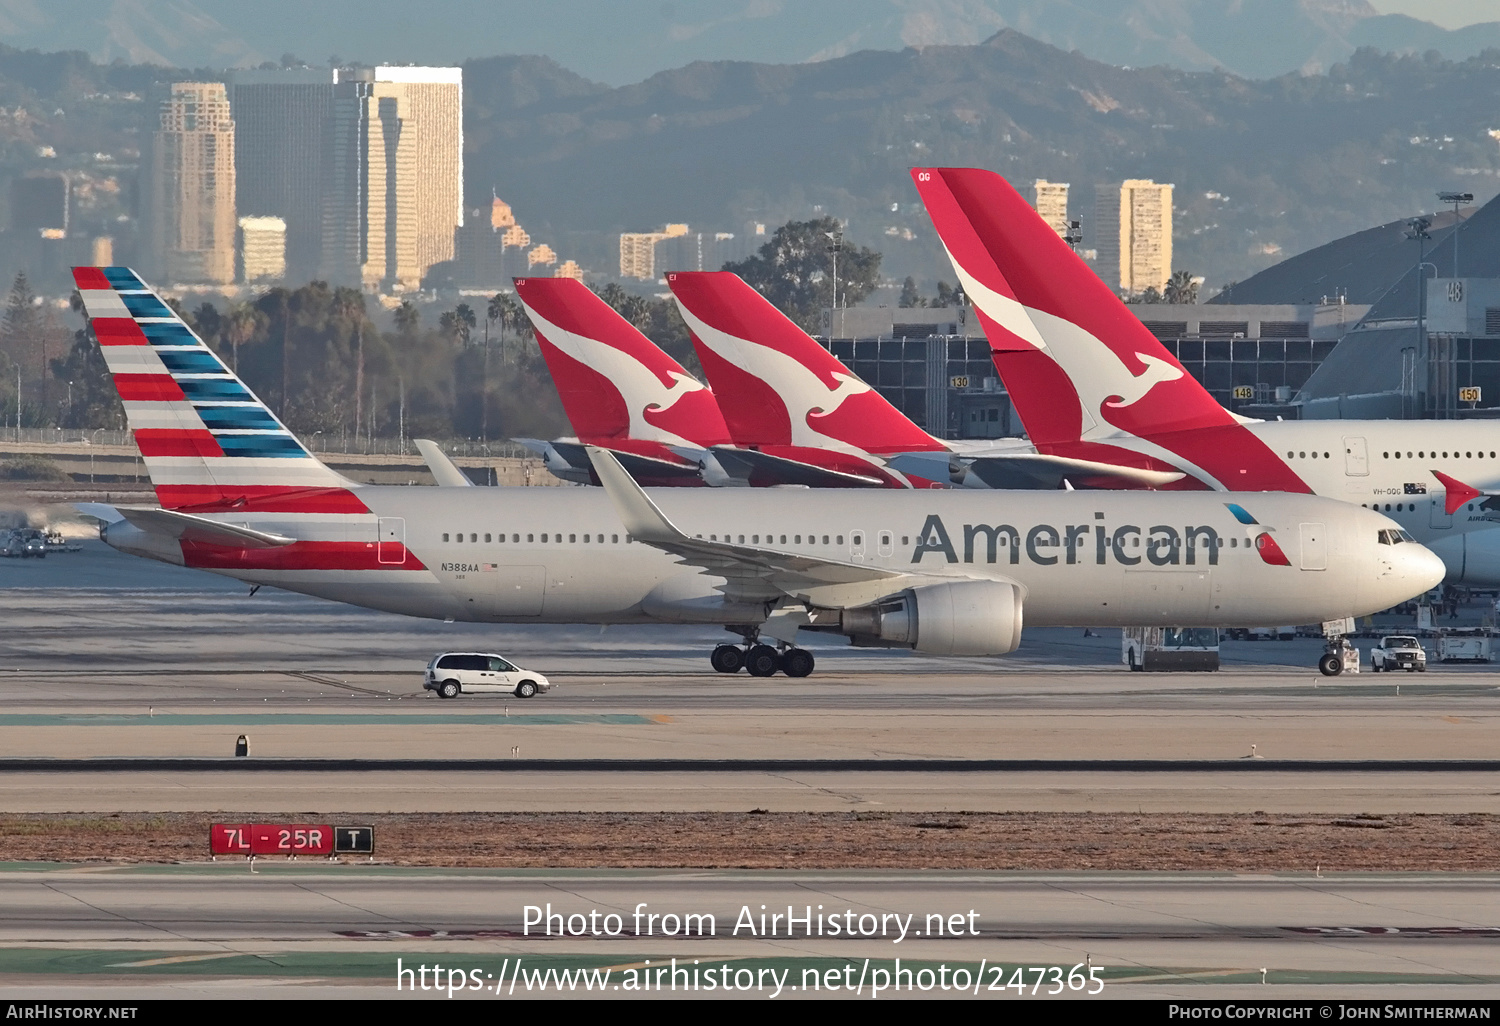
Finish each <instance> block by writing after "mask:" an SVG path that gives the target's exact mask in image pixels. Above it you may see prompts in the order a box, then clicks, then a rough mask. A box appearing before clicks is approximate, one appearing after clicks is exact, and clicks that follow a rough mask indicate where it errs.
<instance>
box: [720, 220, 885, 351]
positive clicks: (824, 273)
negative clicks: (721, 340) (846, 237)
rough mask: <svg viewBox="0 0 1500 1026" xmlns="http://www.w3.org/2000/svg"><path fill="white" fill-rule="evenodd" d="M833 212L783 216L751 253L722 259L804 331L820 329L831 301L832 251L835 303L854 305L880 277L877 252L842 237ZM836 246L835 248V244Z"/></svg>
mask: <svg viewBox="0 0 1500 1026" xmlns="http://www.w3.org/2000/svg"><path fill="white" fill-rule="evenodd" d="M842 233H843V227H842V226H841V225H840V224H839V222H838V221H837V220H836V219H835V218H832V217H820V218H816V219H814V220H811V221H788V222H787V223H786V224H784V225H782V226H781V227H780V228H778V229H776V232H775V233H774V234H773V235H772V236H771V239H770V241H769V242H767V243H766V244H765V245H764V246H762V247H760V251H759V252H758V253H756V254H755V255H754V256H752V257H749V258H748V259H746V260H741V261H739V262H737V263H735V262H731V263H727V264H725V265H724V270H726V271H732V272H734V273H735V274H738V275H739V276H740V277H741V278H743V279H745V281H746V282H748V283H749V284H750V285H751V286H752V287H753V288H755V289H757V290H758V291H759V292H760V293H761V294H762V295H764V296H765V297H766V298H767V299H769V300H770V301H771V302H772V303H774V304H775V305H776V306H777V307H779V308H780V309H781V311H782V312H783V313H785V314H786V315H787V316H788V317H790V318H791V319H792V320H794V321H796V322H797V323H798V324H799V325H801V327H802V328H803V329H804V330H806V331H811V332H822V331H823V330H825V329H824V326H823V311H824V310H826V309H829V308H831V307H832V306H833V298H834V291H833V290H834V280H833V274H834V267H833V262H834V258H835V256H836V257H837V259H838V300H839V306H841V307H848V306H854V305H855V304H857V303H859V302H860V300H862V299H864V298H865V297H866V296H868V295H869V294H870V293H871V292H872V291H873V290H874V289H875V286H876V285H877V284H878V283H879V279H880V256H881V255H880V254H879V253H878V252H876V251H875V250H873V249H868V248H866V247H864V246H850V245H848V244H847V243H842V244H841V242H840V240H841V239H842ZM835 247H837V248H835Z"/></svg>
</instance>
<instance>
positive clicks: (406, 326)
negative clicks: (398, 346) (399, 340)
mask: <svg viewBox="0 0 1500 1026" xmlns="http://www.w3.org/2000/svg"><path fill="white" fill-rule="evenodd" d="M394 317H395V320H396V330H397V331H399V332H400V333H401V335H402V336H403V337H404V338H408V339H409V338H411V337H412V336H413V335H415V334H416V333H417V325H418V324H420V323H421V320H422V312H421V311H420V310H418V309H417V308H416V306H415V305H414V304H413V303H412V301H411V300H409V299H407V300H403V301H402V303H401V305H400V306H398V307H396V312H395V314H394Z"/></svg>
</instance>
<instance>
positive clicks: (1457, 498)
mask: <svg viewBox="0 0 1500 1026" xmlns="http://www.w3.org/2000/svg"><path fill="white" fill-rule="evenodd" d="M1432 476H1433V477H1435V478H1437V479H1438V481H1440V482H1441V483H1442V485H1443V487H1444V488H1446V489H1448V495H1447V510H1448V515H1449V516H1450V517H1451V516H1452V515H1453V514H1454V513H1455V512H1457V510H1458V507H1460V506H1462V505H1463V504H1464V503H1466V502H1468V501H1469V500H1470V499H1477V498H1479V497H1480V496H1481V495H1483V494H1484V493H1483V492H1481V491H1480V490H1479V489H1478V488H1475V487H1474V486H1473V485H1466V484H1464V483H1463V482H1462V481H1460V480H1458V479H1457V478H1454V477H1449V476H1448V475H1447V474H1445V473H1443V472H1442V471H1441V470H1434V471H1433V472H1432Z"/></svg>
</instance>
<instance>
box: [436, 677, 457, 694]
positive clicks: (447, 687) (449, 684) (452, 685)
mask: <svg viewBox="0 0 1500 1026" xmlns="http://www.w3.org/2000/svg"><path fill="white" fill-rule="evenodd" d="M458 690H459V688H458V681H456V680H445V681H443V683H442V684H440V685H439V686H438V697H439V698H457V697H458Z"/></svg>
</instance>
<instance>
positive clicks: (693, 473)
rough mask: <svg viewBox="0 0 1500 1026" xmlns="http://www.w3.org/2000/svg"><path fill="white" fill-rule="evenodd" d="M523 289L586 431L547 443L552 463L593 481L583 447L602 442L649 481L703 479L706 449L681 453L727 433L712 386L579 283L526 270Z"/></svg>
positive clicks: (571, 412)
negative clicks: (558, 461)
mask: <svg viewBox="0 0 1500 1026" xmlns="http://www.w3.org/2000/svg"><path fill="white" fill-rule="evenodd" d="M516 295H517V296H518V297H519V298H520V300H521V304H522V305H523V306H524V307H525V309H526V315H527V317H529V318H530V320H531V324H532V327H533V329H534V330H535V332H536V337H537V343H538V344H539V345H540V346H541V350H542V356H543V358H544V359H545V360H546V361H547V368H548V370H550V371H551V372H552V380H553V382H554V383H555V384H556V385H557V392H558V395H559V397H560V398H561V399H562V404H563V410H564V412H565V413H567V415H568V420H569V421H570V422H571V423H572V425H573V430H574V431H576V432H577V433H578V440H579V441H578V443H574V444H569V443H567V442H561V441H558V442H551V443H541V444H544V445H547V446H549V447H550V448H551V450H552V453H548V454H546V457H547V459H548V466H549V467H550V468H552V469H553V471H554V472H559V471H561V473H560V474H559V476H563V477H569V478H571V479H574V480H588V479H590V478H591V476H592V474H591V471H590V467H589V462H588V458H587V455H586V453H585V452H584V449H583V446H584V445H596V446H600V447H602V448H607V449H610V450H612V451H614V452H615V453H617V454H619V456H620V458H621V459H622V460H623V462H624V463H625V464H626V466H627V468H628V469H629V470H630V471H631V472H632V473H634V474H635V475H636V476H637V478H638V479H641V480H644V481H645V482H647V483H649V484H658V485H700V484H702V483H703V481H702V479H701V478H700V476H699V470H700V466H701V463H702V459H701V457H700V458H698V459H693V458H690V457H689V456H685V455H683V453H684V452H687V453H692V452H694V451H703V450H707V449H708V448H709V447H711V446H715V445H722V444H724V443H727V442H728V441H729V431H728V429H727V428H726V427H725V425H724V417H723V415H722V414H721V413H720V412H719V406H718V403H717V402H715V400H714V395H713V393H712V392H710V391H709V390H708V389H707V388H705V387H704V385H703V384H702V382H700V381H698V380H697V379H695V378H694V377H693V376H692V375H690V374H689V373H688V372H687V371H686V370H685V369H683V367H682V365H681V364H679V363H678V362H677V361H676V360H674V359H672V358H671V357H670V356H668V355H667V354H666V353H665V352H663V351H662V350H661V349H660V348H659V347H658V346H657V345H656V344H655V343H653V342H652V341H651V340H650V339H648V338H646V337H645V336H644V335H642V334H641V333H640V332H639V331H638V330H637V329H636V328H635V326H634V325H632V324H631V323H630V322H629V321H627V320H625V318H623V317H621V316H620V315H619V313H617V312H616V311H615V310H614V309H613V308H612V307H611V306H610V305H609V304H608V303H606V302H604V300H602V299H600V298H599V297H598V296H596V295H595V294H594V293H593V292H592V291H590V289H589V288H588V286H586V285H584V284H583V282H581V281H574V280H573V279H571V278H518V279H516ZM554 455H555V456H556V457H559V458H560V459H562V460H563V461H565V463H566V467H563V466H562V465H554ZM569 471H571V473H569Z"/></svg>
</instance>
